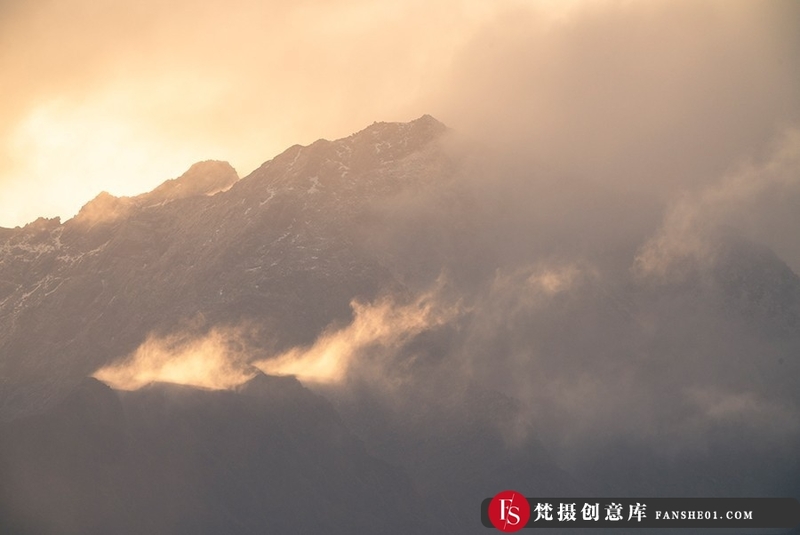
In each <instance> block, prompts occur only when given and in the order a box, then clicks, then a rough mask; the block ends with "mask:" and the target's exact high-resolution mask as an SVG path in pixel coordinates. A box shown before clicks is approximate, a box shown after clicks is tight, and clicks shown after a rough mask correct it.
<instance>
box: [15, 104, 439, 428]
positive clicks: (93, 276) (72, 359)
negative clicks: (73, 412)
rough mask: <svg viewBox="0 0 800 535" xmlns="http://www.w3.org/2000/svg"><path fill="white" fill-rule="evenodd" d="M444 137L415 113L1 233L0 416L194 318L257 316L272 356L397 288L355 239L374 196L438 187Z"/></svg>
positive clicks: (215, 165)
mask: <svg viewBox="0 0 800 535" xmlns="http://www.w3.org/2000/svg"><path fill="white" fill-rule="evenodd" d="M444 132H445V127H444V126H443V125H441V124H440V123H438V122H437V121H436V120H435V119H433V118H431V117H429V116H424V117H422V118H420V119H418V120H417V121H414V122H412V123H409V124H384V123H378V124H375V125H373V126H371V127H370V128H367V129H366V130H364V131H362V132H360V133H358V134H355V135H353V136H351V137H349V138H346V139H342V140H338V141H334V142H329V141H325V140H320V141H317V142H316V143H314V144H312V145H310V146H308V147H300V146H295V147H292V148H290V149H288V150H287V151H286V152H284V153H283V154H281V155H279V156H277V157H276V158H275V159H273V160H271V161H269V162H267V163H266V164H264V165H263V166H261V167H260V168H259V169H257V170H256V171H254V172H253V173H251V174H250V175H249V176H248V177H246V178H244V179H242V180H239V181H236V182H235V183H234V184H233V185H232V186H230V185H231V183H233V182H234V180H235V175H234V172H233V170H232V169H231V168H230V166H228V165H227V164H222V163H219V162H205V163H202V164H197V165H195V166H193V167H192V169H190V170H189V171H188V172H187V173H186V174H184V175H183V176H182V177H180V178H178V179H176V180H175V181H169V182H167V183H165V184H164V185H162V186H160V187H159V188H157V189H156V190H154V191H153V192H150V193H147V194H144V195H141V196H138V197H134V198H122V199H116V198H114V197H111V196H110V195H107V194H101V195H100V196H98V197H97V198H96V199H94V200H93V201H91V202H90V203H88V204H87V205H86V206H85V207H84V208H83V210H81V212H80V213H79V214H78V216H76V217H75V218H73V219H71V220H69V221H67V222H65V223H63V224H62V223H60V222H59V221H58V220H57V219H56V220H44V219H40V220H37V221H35V222H33V223H31V224H29V225H27V226H25V227H23V228H17V229H4V230H3V233H2V234H3V243H2V246H1V247H2V249H0V251H1V252H0V281H2V283H0V284H2V286H0V354H2V355H3V356H4V358H3V359H2V361H0V377H2V378H3V382H2V385H0V414H1V415H3V416H4V417H8V416H10V415H15V414H21V413H24V412H25V411H27V410H28V409H30V408H37V407H43V406H45V405H46V404H47V403H49V402H50V401H51V400H54V399H57V398H58V397H59V396H62V395H64V394H65V393H66V392H68V391H69V390H70V389H71V388H72V387H73V386H74V385H75V384H76V383H77V382H78V381H80V379H81V378H82V377H84V376H86V375H89V374H91V373H93V372H94V371H95V370H96V369H97V368H99V367H100V366H101V365H103V364H105V363H106V362H108V361H109V360H111V359H115V358H119V357H121V356H124V355H126V354H128V353H130V352H131V351H133V350H134V349H135V348H136V347H137V346H138V345H139V344H141V343H142V341H143V340H144V339H145V337H146V335H147V334H148V333H150V332H153V331H160V332H166V331H169V330H170V329H171V328H176V326H177V325H178V324H179V323H180V322H182V321H184V320H185V319H186V318H191V317H194V316H196V315H198V314H202V315H203V316H204V317H205V318H206V321H207V322H208V323H209V324H211V325H213V324H216V323H219V322H224V323H229V324H230V323H235V322H236V321H237V320H239V319H242V318H245V319H255V320H257V321H258V322H259V323H260V324H262V325H269V326H270V327H271V332H272V334H273V335H272V336H271V337H270V340H266V341H265V343H268V344H273V345H274V346H276V347H287V346H291V345H295V344H297V343H307V342H309V341H311V340H313V339H314V337H315V336H316V335H317V334H318V333H319V332H320V331H321V330H322V329H323V328H324V327H326V326H327V325H328V324H329V323H331V322H332V321H335V320H339V321H346V320H348V319H349V317H350V314H351V309H350V301H351V300H352V299H353V298H357V297H358V298H364V299H370V298H372V297H374V296H375V295H377V294H378V293H379V291H382V290H383V289H385V288H386V287H387V286H390V285H392V284H394V282H395V278H396V277H394V275H393V274H392V272H391V268H390V267H387V265H386V263H385V262H382V261H381V259H380V258H376V257H375V256H374V255H371V254H370V252H369V251H368V250H366V249H365V247H364V246H363V244H362V243H360V239H359V230H358V229H359V228H360V227H361V226H362V225H365V224H368V223H369V220H370V218H374V217H375V215H374V211H375V210H377V209H378V208H379V207H380V203H381V202H382V201H384V200H386V199H391V198H394V197H397V196H398V195H400V194H401V192H404V191H407V190H408V189H409V188H412V187H418V186H420V185H424V184H429V183H431V182H434V181H440V180H443V179H445V178H446V176H447V174H448V170H447V165H448V162H447V158H446V156H445V155H444V154H443V153H442V151H440V150H437V148H436V147H437V140H438V138H439V137H440V136H441V135H442V134H444ZM228 186H230V187H229V189H225V188H226V187H228ZM275 333H278V334H277V335H275Z"/></svg>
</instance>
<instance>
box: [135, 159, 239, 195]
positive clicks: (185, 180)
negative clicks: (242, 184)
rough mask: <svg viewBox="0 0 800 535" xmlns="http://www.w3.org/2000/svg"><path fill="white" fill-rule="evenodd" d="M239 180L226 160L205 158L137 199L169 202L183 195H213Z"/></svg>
mask: <svg viewBox="0 0 800 535" xmlns="http://www.w3.org/2000/svg"><path fill="white" fill-rule="evenodd" d="M237 180H239V175H238V174H237V173H236V170H235V169H234V168H233V167H232V166H231V164H229V163H228V162H223V161H218V160H206V161H203V162H198V163H196V164H194V165H192V166H191V167H190V168H189V170H188V171H186V172H185V173H183V174H182V175H181V176H179V177H178V178H173V179H171V180H167V181H166V182H164V183H162V184H161V185H160V186H158V187H157V188H156V189H154V190H153V191H151V192H149V193H145V194H144V195H139V196H138V197H136V198H137V199H142V200H145V199H146V200H147V201H153V202H169V201H174V200H176V199H182V198H185V197H195V196H200V195H214V194H215V193H219V192H220V191H225V190H226V189H228V188H229V187H231V186H232V185H233V184H234V182H236V181H237Z"/></svg>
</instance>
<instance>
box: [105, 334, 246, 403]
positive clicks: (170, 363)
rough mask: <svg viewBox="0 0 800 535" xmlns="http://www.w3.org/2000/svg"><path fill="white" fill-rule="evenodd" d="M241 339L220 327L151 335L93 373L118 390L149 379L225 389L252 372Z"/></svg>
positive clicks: (132, 386)
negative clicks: (129, 353) (116, 359)
mask: <svg viewBox="0 0 800 535" xmlns="http://www.w3.org/2000/svg"><path fill="white" fill-rule="evenodd" d="M242 339H243V336H242V331H241V330H237V329H223V328H214V329H211V330H210V331H209V332H208V333H207V334H204V335H201V336H197V335H196V334H193V333H191V331H185V332H179V333H175V334H171V335H167V336H161V337H160V336H156V335H150V336H148V337H147V339H146V340H145V341H144V343H142V345H140V346H139V347H138V348H137V349H136V351H134V352H133V353H132V354H131V355H129V356H128V357H127V358H126V359H124V360H123V361H121V362H118V363H115V364H110V365H108V366H105V367H103V368H101V369H100V370H98V371H96V372H95V373H94V375H93V376H94V377H96V378H97V379H99V380H101V381H103V382H105V383H107V384H108V385H110V386H111V387H113V388H116V389H121V390H137V389H139V388H141V387H143V386H145V385H147V384H149V383H152V382H167V383H176V384H182V385H190V386H196V387H200V388H208V389H213V390H221V389H228V388H232V387H234V386H236V385H239V384H241V383H243V382H245V381H247V380H248V379H250V378H252V377H253V376H254V375H255V371H254V370H253V368H251V367H250V366H248V365H247V359H248V358H250V356H251V353H250V350H249V349H246V348H245V346H244V345H243V342H242Z"/></svg>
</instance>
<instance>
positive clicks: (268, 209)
mask: <svg viewBox="0 0 800 535" xmlns="http://www.w3.org/2000/svg"><path fill="white" fill-rule="evenodd" d="M609 188H610V187H607V186H602V185H597V184H593V183H591V182H590V181H581V180H578V179H575V180H573V179H571V178H570V177H561V176H553V175H552V174H550V173H549V171H548V170H547V169H539V168H536V167H527V166H523V167H520V166H517V165H514V163H513V162H505V161H502V159H500V158H497V157H495V156H494V155H492V154H489V153H488V151H486V150H485V149H483V148H481V147H477V146H475V145H472V144H470V143H469V142H466V141H464V140H463V139H461V138H460V137H459V136H458V135H457V134H456V133H454V132H452V131H450V130H448V129H447V128H446V127H445V126H444V125H442V124H441V123H439V122H438V121H436V120H435V119H434V118H432V117H430V116H423V117H421V118H419V119H417V120H415V121H411V122H409V123H375V124H373V125H371V126H369V127H367V128H366V129H364V130H362V131H360V132H358V133H356V134H353V135H352V136H349V137H347V138H343V139H339V140H335V141H327V140H319V141H317V142H315V143H312V144H311V145H309V146H299V145H296V146H293V147H291V148H289V149H287V150H286V151H285V152H283V153H282V154H280V155H278V156H277V157H275V158H274V159H272V160H270V161H268V162H266V163H265V164H263V165H262V166H261V167H259V168H258V169H256V170H255V171H253V172H252V173H251V174H249V175H248V176H246V177H244V178H241V179H238V178H237V175H236V173H235V171H234V170H233V169H232V168H231V167H230V166H229V165H228V164H226V163H223V162H202V163H199V164H196V165H195V166H193V167H192V168H191V169H190V170H189V171H187V173H186V174H184V175H183V176H181V177H179V178H177V179H175V180H171V181H168V182H166V183H165V184H163V185H162V186H160V187H158V188H156V189H155V190H153V191H152V192H149V193H145V194H142V195H139V196H136V197H130V198H116V197H113V196H111V195H109V194H101V195H99V196H98V197H97V198H95V199H94V200H92V201H90V202H89V203H88V204H87V205H86V206H85V207H84V209H83V210H81V212H80V213H79V214H78V215H77V216H76V217H74V218H72V219H70V220H68V221H66V222H64V223H62V222H61V221H59V220H46V219H40V220H37V221H35V222H33V223H31V224H29V225H27V226H25V227H22V228H19V227H18V228H15V229H0V357H1V358H0V420H2V429H1V431H2V437H3V438H2V440H1V441H0V446H2V451H0V466H1V467H2V469H3V470H5V471H6V472H5V473H6V474H7V476H6V477H4V478H3V481H5V482H6V483H5V484H4V486H3V487H2V492H3V494H2V495H0V517H2V516H4V514H3V511H6V512H7V513H8V514H9V515H11V514H12V513H13V515H12V516H11V517H9V518H11V520H9V521H7V523H6V526H10V527H9V530H11V529H12V528H18V527H19V526H23V525H28V524H27V523H28V522H31V520H30V519H31V518H33V517H34V516H36V515H35V514H34V513H29V512H26V511H32V509H31V510H29V509H26V507H27V506H26V505H25V503H34V504H36V503H41V504H45V507H46V508H48V510H52V515H53V516H52V517H48V518H52V519H53V520H52V522H57V523H59V524H60V525H65V526H66V525H69V526H73V527H71V528H69V529H72V530H73V531H74V532H92V530H96V531H104V530H105V531H109V529H110V530H111V531H113V532H124V529H126V528H125V527H124V526H130V528H129V529H130V530H131V532H142V531H147V532H163V533H179V532H182V531H181V530H191V531H193V532H195V531H201V532H202V530H203V529H206V528H203V527H202V526H210V527H208V528H207V529H208V530H211V531H214V530H216V531H217V532H219V531H226V532H228V531H231V530H232V531H233V532H241V533H249V532H263V531H264V530H265V529H268V527H269V526H271V525H273V524H270V522H273V523H274V522H279V523H280V524H277V525H279V526H280V527H281V529H276V530H277V531H281V532H285V531H289V532H293V531H294V532H302V533H311V532H317V531H324V532H330V530H331V529H332V527H333V526H339V527H340V528H341V529H342V530H343V531H344V530H345V529H346V530H349V532H352V531H355V532H374V531H380V532H387V533H389V532H392V531H391V530H392V529H395V531H397V532H401V531H402V532H414V533H417V532H419V533H423V532H425V531H426V530H427V531H435V532H437V533H447V532H452V533H472V532H475V533H478V532H481V533H482V532H484V531H485V528H483V527H482V526H480V525H479V523H478V521H477V518H478V516H477V515H478V506H479V504H480V502H481V501H482V500H483V499H484V498H486V497H490V496H493V495H494V494H496V493H497V492H499V491H501V490H504V489H505V488H514V489H517V490H519V491H521V492H525V493H526V494H527V495H528V496H545V497H546V496H550V497H552V496H556V495H560V496H578V495H583V496H592V495H596V496H601V495H603V496H681V495H683V496H770V495H788V496H800V487H799V486H798V482H800V459H798V457H797V455H796V452H797V451H798V449H799V448H800V425H798V422H800V359H798V355H800V323H798V322H800V277H798V276H797V274H796V273H794V272H793V271H792V270H791V269H790V268H789V266H787V265H786V263H784V262H783V261H782V260H781V258H779V257H778V256H777V255H776V254H775V253H774V252H773V251H771V250H770V249H769V248H767V247H765V246H764V245H762V244H758V243H754V242H752V241H750V240H748V239H747V238H746V237H744V236H740V235H737V234H736V233H735V232H728V231H720V232H719V233H718V234H714V235H713V239H710V240H709V242H710V243H711V245H709V246H708V247H707V250H704V253H706V254H705V255H704V256H703V257H702V258H701V259H699V260H698V259H697V258H694V257H692V256H689V257H687V258H684V259H680V261H681V262H682V263H681V265H680V269H679V270H677V271H676V274H675V276H671V277H660V276H656V275H653V274H648V273H643V272H641V270H637V268H636V266H637V258H638V257H639V255H640V252H641V251H642V250H644V249H645V248H646V244H647V243H650V242H649V240H650V239H651V237H652V235H653V233H654V232H655V231H656V230H657V224H656V225H653V224H638V222H639V221H640V220H642V218H641V217H640V215H641V214H640V212H641V211H643V208H642V207H641V206H635V205H632V203H629V202H628V200H627V198H626V197H624V196H623V195H622V194H621V193H620V192H616V191H614V190H613V189H609ZM646 208H647V210H649V209H650V205H647V206H646ZM660 209H662V210H663V209H665V208H664V207H660ZM656 215H657V216H659V215H660V214H656ZM652 219H657V217H651V218H649V219H648V218H644V220H646V221H651V220H652ZM634 223H636V224H634ZM165 355H166V356H165ZM187 355H188V356H189V357H191V358H193V359H194V360H191V361H190V362H191V363H192V366H195V367H200V368H202V366H201V365H200V364H202V363H206V364H209V363H216V364H215V365H217V367H216V368H213V371H212V372H211V373H212V374H217V375H222V374H223V372H227V371H230V368H233V369H234V371H235V372H236V373H238V376H240V378H241V377H250V378H251V379H250V381H249V382H242V381H243V380H244V379H242V381H239V383H241V384H239V383H237V382H236V381H234V383H235V384H234V385H233V386H231V385H230V384H229V385H227V387H226V388H227V389H223V390H210V389H208V388H197V387H191V386H188V384H196V383H191V381H188V382H187V384H184V385H177V384H164V383H163V382H161V383H158V382H156V383H152V384H149V385H146V386H143V387H141V388H139V389H138V390H134V391H122V390H111V389H109V388H108V387H106V386H104V385H102V384H100V383H98V382H97V381H96V380H93V379H87V377H88V376H92V375H95V374H97V372H98V370H100V369H107V367H108V366H114V367H120V366H121V367H122V368H125V366H133V365H137V366H144V367H147V366H150V367H151V368H153V367H157V366H160V365H164V366H166V365H165V364H164V362H167V361H169V359H173V360H177V359H179V357H180V358H184V357H187ZM187 358H188V357H187ZM159 359H161V360H159ZM163 359H166V360H165V361H164V362H162V360H163ZM220 359H222V360H223V361H225V362H227V365H228V366H229V367H226V366H225V365H219V361H220ZM286 360H288V361H291V362H290V364H294V365H295V366H294V368H292V369H293V370H294V371H293V372H292V373H298V376H299V378H300V380H301V381H303V382H302V384H301V383H300V382H298V381H297V380H296V379H294V378H290V377H274V376H270V375H264V374H262V373H260V372H259V373H256V371H255V369H254V368H252V365H255V366H261V367H269V365H270V363H273V364H274V363H275V362H279V363H280V362H284V361H286ZM198 363H199V364H198ZM192 366H189V367H188V368H187V369H184V370H183V371H184V372H186V373H188V372H192V373H195V372H197V370H196V369H195V370H194V371H192ZM306 368H307V369H310V370H312V371H319V370H320V369H321V370H323V371H324V372H326V373H327V374H328V375H327V376H326V377H325V378H324V379H323V380H319V378H317V380H313V377H312V378H307V377H304V376H303V372H304V371H307V370H306ZM115 369H116V368H115ZM187 370H188V372H187ZM97 375H98V376H101V375H102V374H97ZM189 375H191V373H189ZM190 378H191V377H190ZM174 380H175V381H178V379H174ZM150 381H152V379H151V380H150ZM147 382H148V381H145V383H147ZM276 478H277V479H276ZM45 480H52V481H56V482H58V483H57V485H54V486H53V487H52V489H47V490H42V488H43V486H44V484H43V483H41V482H42V481H45ZM70 486H74V487H75V488H76V489H79V491H80V492H76V493H74V497H73V498H70V499H69V500H67V501H65V502H60V501H59V500H61V498H60V496H61V495H62V494H63V492H60V489H63V488H65V487H70ZM40 493H41V494H40ZM25 496H27V497H28V498H24V497H25ZM26 500H27V501H26ZM303 500H308V502H309V503H312V504H314V507H316V508H317V510H316V511H315V512H314V513H313V514H311V513H310V514H309V515H310V516H307V518H306V516H303V515H302V514H301V509H300V506H301V505H300V504H302V503H303ZM376 500H379V501H380V503H378V502H376ZM59 504H60V505H59ZM98 504H99V505H98ZM92 505H97V513H96V514H94V513H93V512H92V510H93V509H92ZM376 510H377V512H375V511H376ZM20 515H21V516H20ZM170 515H178V517H179V518H177V519H176V517H173V516H170ZM301 516H303V518H304V520H302V522H304V523H303V524H302V525H300V524H297V525H295V524H291V520H290V519H292V518H296V517H297V518H299V517H301ZM43 521H44V522H48V521H49V520H48V519H47V518H45V519H44V520H43ZM298 521H299V520H298ZM148 522H151V523H150V524H148ZM170 522H172V524H170ZM175 522H177V524H176V523H175ZM201 524H202V526H201ZM53 525H54V524H53ZM378 525H383V526H384V527H382V528H380V529H378V528H376V527H375V526H378ZM0 526H2V524H0ZM48 526H51V524H48V525H47V526H45V527H43V528H42V529H45V530H47V529H50V527H48ZM109 526H110V527H109ZM169 526H172V527H169ZM292 526H294V527H292ZM387 526H388V527H387ZM295 528H296V529H295ZM32 529H36V528H35V526H34V528H32ZM337 529H338V528H337ZM236 530H239V531H236ZM259 530H260V531H259ZM64 531H65V532H67V530H66V529H65V530H64Z"/></svg>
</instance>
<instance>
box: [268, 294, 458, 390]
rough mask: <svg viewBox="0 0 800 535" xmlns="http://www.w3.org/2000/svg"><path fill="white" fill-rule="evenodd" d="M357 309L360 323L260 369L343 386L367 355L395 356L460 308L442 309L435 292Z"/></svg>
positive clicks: (355, 323)
mask: <svg viewBox="0 0 800 535" xmlns="http://www.w3.org/2000/svg"><path fill="white" fill-rule="evenodd" d="M351 306H352V307H353V310H354V312H355V318H354V319H353V322H352V323H351V324H350V325H349V326H347V327H345V328H343V329H340V330H336V331H329V332H326V333H324V334H323V335H322V336H320V337H319V338H318V339H317V341H316V342H315V343H314V344H313V345H312V346H311V347H307V348H293V349H291V350H289V351H287V352H285V353H283V354H282V355H279V356H277V357H275V358H272V359H267V360H261V361H258V362H255V363H254V365H255V366H256V367H258V368H260V369H261V370H263V371H264V372H265V373H268V374H274V375H296V376H297V377H298V379H300V380H305V381H311V382H337V381H340V380H342V379H343V378H344V377H345V375H346V374H347V371H348V369H349V368H350V366H351V365H353V364H354V361H355V360H356V359H357V358H358V356H359V355H360V354H362V352H363V351H365V350H367V349H370V348H378V350H379V351H383V352H391V351H392V350H393V349H396V348H398V347H400V346H401V345H402V344H403V343H405V342H406V341H408V340H409V339H410V338H411V337H413V336H415V335H417V334H419V333H421V332H423V331H426V330H428V329H432V328H435V327H437V326H440V325H443V324H444V323H446V322H447V321H448V320H450V319H451V318H453V317H454V316H455V315H456V314H457V313H458V307H455V306H454V307H443V306H441V305H440V304H439V303H438V299H435V297H434V293H433V292H431V293H427V294H425V295H423V296H422V297H420V298H418V299H417V300H416V301H414V302H413V303H411V304H408V305H397V304H396V303H395V302H394V301H393V300H392V299H388V298H386V299H383V300H381V301H378V302H377V303H375V304H362V303H358V302H353V303H352V305H351Z"/></svg>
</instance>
